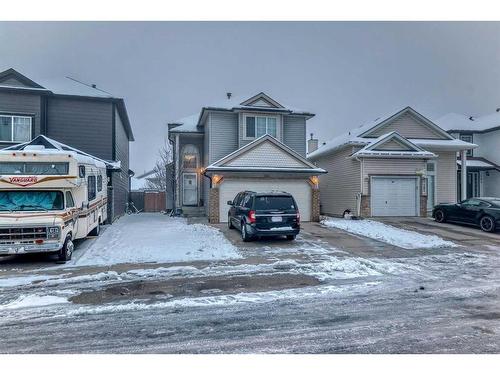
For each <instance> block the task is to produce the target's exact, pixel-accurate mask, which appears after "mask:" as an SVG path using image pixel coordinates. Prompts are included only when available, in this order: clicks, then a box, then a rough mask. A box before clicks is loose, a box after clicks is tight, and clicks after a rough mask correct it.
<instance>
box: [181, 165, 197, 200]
mask: <svg viewBox="0 0 500 375" xmlns="http://www.w3.org/2000/svg"><path fill="white" fill-rule="evenodd" d="M197 180H198V176H197V175H196V173H183V174H182V204H183V205H184V206H194V205H196V204H197V203H198V183H197Z"/></svg>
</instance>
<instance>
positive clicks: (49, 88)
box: [0, 68, 135, 141]
mask: <svg viewBox="0 0 500 375" xmlns="http://www.w3.org/2000/svg"><path fill="white" fill-rule="evenodd" d="M10 78H14V79H15V80H17V81H19V82H20V83H22V84H23V85H22V86H15V85H10V84H9V85H2V81H5V80H7V79H10ZM37 81H38V82H39V83H37V82H35V81H32V80H31V79H29V78H28V77H26V76H24V75H22V74H21V73H19V72H18V71H17V70H15V69H12V68H9V69H7V70H4V71H3V72H0V90H4V91H5V90H6V91H17V92H36V93H37V94H40V95H42V94H43V95H52V96H59V97H77V98H89V99H92V100H104V101H109V102H112V103H114V104H115V105H116V109H117V110H118V113H119V114H120V118H121V120H122V123H123V126H124V127H125V132H126V133H127V136H128V139H129V141H134V140H135V138H134V133H133V131H132V126H131V124H130V119H129V117H128V113H127V108H126V106H125V101H124V100H123V98H119V97H115V96H113V95H112V94H110V93H108V92H106V91H103V90H101V89H99V88H97V87H93V86H92V85H87V84H85V83H82V82H80V81H78V80H75V79H73V78H69V77H65V78H64V79H51V80H38V79H37ZM40 83H41V84H43V86H42V85H41V84H40Z"/></svg>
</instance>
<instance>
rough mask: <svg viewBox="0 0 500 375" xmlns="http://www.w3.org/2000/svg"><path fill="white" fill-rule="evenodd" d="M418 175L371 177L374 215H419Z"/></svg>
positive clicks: (372, 210)
mask: <svg viewBox="0 0 500 375" xmlns="http://www.w3.org/2000/svg"><path fill="white" fill-rule="evenodd" d="M418 196H419V191H418V177H413V176H408V177H404V176H396V177H371V215H372V216H418V215H419V207H418V204H419V202H418V199H417V198H418Z"/></svg>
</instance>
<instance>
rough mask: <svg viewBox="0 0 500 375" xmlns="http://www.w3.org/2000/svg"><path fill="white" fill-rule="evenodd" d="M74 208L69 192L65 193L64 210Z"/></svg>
mask: <svg viewBox="0 0 500 375" xmlns="http://www.w3.org/2000/svg"><path fill="white" fill-rule="evenodd" d="M70 207H75V201H74V200H73V195H72V194H71V192H70V191H67V192H66V208H70Z"/></svg>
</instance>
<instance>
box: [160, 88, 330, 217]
mask: <svg viewBox="0 0 500 375" xmlns="http://www.w3.org/2000/svg"><path fill="white" fill-rule="evenodd" d="M227 97H228V99H227V100H225V101H224V102H223V103H221V104H218V105H214V106H205V107H203V108H202V109H201V111H200V112H199V113H197V114H195V115H192V116H189V117H186V118H183V119H181V120H178V121H175V122H172V123H169V124H168V127H169V135H168V137H169V140H170V141H171V142H172V145H173V149H174V171H175V172H174V176H175V177H174V195H175V207H176V208H182V209H183V211H184V212H188V211H192V210H193V207H197V210H199V211H200V212H201V213H204V214H207V215H208V216H209V220H210V222H227V212H228V209H229V206H228V205H227V201H230V200H233V199H234V197H235V196H236V194H237V193H238V192H240V191H244V190H252V191H258V192H261V191H264V192H265V191H271V190H281V191H287V192H290V193H292V194H293V195H294V197H295V200H296V201H297V204H298V206H299V210H300V212H301V217H302V220H304V221H310V220H318V219H319V191H318V189H317V182H318V178H317V176H318V175H319V174H321V173H324V172H325V171H324V170H322V169H320V168H317V167H316V166H314V165H313V164H312V163H311V162H309V161H307V160H306V158H305V156H306V121H307V120H308V119H310V118H311V117H313V116H314V115H313V114H312V113H309V112H306V111H301V110H297V109H292V108H290V107H288V106H284V105H281V104H280V103H278V102H277V101H276V100H274V99H272V98H271V97H269V96H268V95H266V94H264V93H260V94H257V95H255V96H252V97H250V98H247V99H244V100H237V99H235V98H233V97H232V96H231V95H230V94H229V93H228V95H227Z"/></svg>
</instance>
